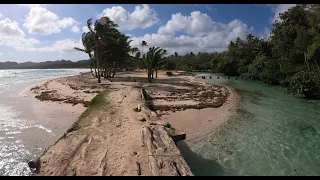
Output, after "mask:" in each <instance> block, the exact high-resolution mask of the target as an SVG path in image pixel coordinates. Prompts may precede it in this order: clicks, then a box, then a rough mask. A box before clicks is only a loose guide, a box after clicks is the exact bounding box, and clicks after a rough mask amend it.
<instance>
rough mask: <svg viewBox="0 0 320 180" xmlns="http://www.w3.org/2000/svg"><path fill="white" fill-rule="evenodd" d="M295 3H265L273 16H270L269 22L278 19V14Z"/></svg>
mask: <svg viewBox="0 0 320 180" xmlns="http://www.w3.org/2000/svg"><path fill="white" fill-rule="evenodd" d="M295 5H296V4H272V5H267V6H270V7H271V11H272V12H273V13H274V15H273V17H271V18H270V22H271V23H274V22H275V21H276V20H278V19H279V14H280V13H283V12H286V11H287V10H288V9H290V8H292V7H294V6H295Z"/></svg>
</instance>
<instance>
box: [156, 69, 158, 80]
mask: <svg viewBox="0 0 320 180" xmlns="http://www.w3.org/2000/svg"><path fill="white" fill-rule="evenodd" d="M156 78H158V69H156Z"/></svg>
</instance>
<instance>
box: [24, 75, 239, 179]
mask: <svg viewBox="0 0 320 180" xmlns="http://www.w3.org/2000/svg"><path fill="white" fill-rule="evenodd" d="M177 73H178V72H177ZM128 75H130V76H128ZM143 75H144V74H142V76H141V73H140V74H139V73H138V74H137V73H132V72H129V74H127V73H119V74H118V75H117V77H118V78H119V79H121V78H122V79H123V78H126V79H129V80H130V81H131V82H125V83H122V82H124V81H120V80H119V81H118V82H117V80H118V79H115V80H113V82H112V83H110V82H109V81H108V80H105V79H103V80H102V83H101V84H99V85H97V83H96V82H95V81H96V79H94V78H91V79H90V78H89V77H88V76H90V75H88V74H87V75H76V76H69V77H61V78H55V79H50V80H45V81H41V82H38V83H36V84H33V85H32V86H30V87H28V88H27V89H26V90H25V91H24V93H25V94H28V95H29V96H33V97H35V96H37V95H38V97H37V98H38V99H39V95H40V100H41V94H43V93H45V92H48V91H51V94H50V93H49V95H48V94H47V95H48V97H45V96H43V97H44V99H42V100H43V102H42V103H43V104H47V105H49V106H51V107H56V108H67V109H73V110H75V109H78V110H79V111H82V112H83V111H85V109H86V107H84V106H85V103H80V102H78V101H80V100H83V101H90V100H91V99H92V98H94V97H95V96H96V95H97V94H98V93H97V92H101V91H104V90H106V89H108V91H111V92H110V93H111V94H112V93H115V92H114V90H113V89H117V90H116V91H118V92H117V93H118V94H119V93H120V94H123V93H129V91H128V89H127V88H124V87H125V86H131V87H129V89H132V88H133V87H134V86H137V85H140V86H141V85H142V86H144V82H143V79H146V78H142V77H143ZM83 76H86V77H83ZM158 76H159V77H158V79H159V80H158V81H159V82H155V83H153V85H155V84H157V85H161V84H163V82H162V81H165V80H166V79H170V77H167V76H165V75H164V73H159V74H158ZM182 76H183V75H182ZM133 78H136V79H138V80H137V81H138V82H132V79H133ZM140 78H141V79H140ZM81 79H82V80H83V79H85V80H83V82H80V81H81ZM183 79H184V83H191V84H193V85H196V86H197V85H199V84H201V85H204V86H210V87H211V85H209V84H206V83H201V82H197V81H196V80H195V77H190V76H183ZM88 80H89V81H88ZM75 82H76V83H75ZM79 82H80V83H79ZM88 82H89V84H88ZM35 86H36V87H37V88H34V87H35ZM172 86H173V85H172ZM32 88H33V89H32ZM144 88H146V89H147V91H148V87H144ZM225 88H226V89H227V92H228V96H226V97H227V98H226V102H223V103H222V104H220V105H218V107H216V108H203V109H200V110H194V109H187V110H184V111H176V112H166V113H165V114H161V113H158V111H156V112H157V115H154V114H155V113H151V114H150V115H151V116H154V117H156V119H157V120H159V121H167V122H169V123H170V124H171V125H173V127H179V128H181V129H182V130H183V131H185V132H186V133H187V137H188V138H189V137H191V136H199V135H201V134H202V133H205V132H207V131H209V130H213V129H216V128H219V127H220V126H221V125H222V124H223V123H225V122H226V119H228V117H229V116H230V115H231V113H232V112H231V111H232V109H233V108H234V107H235V106H236V104H237V99H238V96H237V94H236V92H235V91H234V90H233V89H232V88H230V87H225ZM32 90H33V91H32ZM35 90H36V91H35ZM37 90H38V91H37ZM89 90H90V91H91V92H89ZM214 90H217V89H214ZM119 91H120V92H119ZM24 93H22V94H24ZM200 94H201V93H200ZM65 97H72V98H73V99H74V100H76V105H74V104H73V105H71V104H72V103H73V102H67V103H66V102H64V101H60V100H61V99H66V98H65ZM108 97H110V96H108ZM52 98H53V99H54V101H57V102H48V101H51V100H52ZM59 98H60V100H57V99H59ZM132 98H133V99H134V97H132ZM111 99H113V100H111V101H119V100H115V99H114V98H111ZM108 101H109V99H108ZM181 102H183V103H188V102H187V101H181ZM70 103H71V104H70ZM117 103H119V102H117ZM114 104H115V103H114ZM125 109H127V110H126V111H128V109H131V107H126V108H125ZM192 111H198V112H201V114H204V116H203V117H201V118H200V119H201V120H200V121H197V122H195V121H194V119H193V118H190V117H192V116H190V113H191V114H194V112H192ZM100 113H101V112H100ZM179 113H180V115H179V116H180V117H181V118H179V119H183V120H184V121H174V120H173V119H174V118H171V120H170V118H169V119H168V116H170V115H173V116H175V115H177V114H179ZM168 114H169V115H168ZM221 114H222V115H221ZM104 115H105V116H112V112H111V114H110V112H104ZM119 116H121V115H119ZM206 116H210V118H211V119H208V118H207V117H206ZM164 117H167V119H165V118H164ZM186 117H189V119H188V118H186ZM76 118H77V117H75V119H76ZM96 119H97V117H93V122H92V123H91V125H89V127H90V126H91V127H90V128H91V129H92V128H96V126H97V125H94V124H95V122H94V121H96ZM98 119H99V118H98ZM175 119H177V118H175ZM91 121H92V120H91ZM98 121H100V122H101V119H100V120H98ZM133 121H134V120H133ZM186 121H187V122H186ZM188 124H189V127H188V126H184V125H188ZM190 124H191V125H190ZM107 126H110V122H109V125H107ZM107 126H106V127H105V128H104V130H106V129H110V127H107ZM131 126H132V124H131ZM139 127H141V124H139V125H138V126H137V129H138V128H139ZM191 127H192V128H191ZM194 127H196V128H194ZM90 128H89V129H90ZM97 129H98V128H97ZM129 129H132V127H131V128H129ZM84 131H89V130H84ZM125 131H132V130H128V129H125ZM125 131H124V132H123V133H125ZM199 132H200V133H199ZM76 134H79V133H77V131H75V132H71V133H69V134H66V135H67V136H65V137H70V136H73V137H72V138H71V139H73V141H76V140H79V137H77V135H76ZM111 134H113V133H111ZM126 134H127V133H126ZM107 136H113V135H110V134H109V135H107ZM137 136H138V135H137ZM61 138H62V140H57V141H56V143H55V144H54V145H52V146H50V148H49V149H50V150H51V151H49V154H54V152H55V151H59V150H60V151H61V150H63V149H65V148H66V147H58V149H56V148H57V144H61V143H62V142H63V141H65V140H64V139H63V138H64V136H62V137H61ZM122 138H123V137H122ZM59 139H60V138H59ZM138 139H139V138H138ZM104 141H105V139H104ZM118 141H119V140H118ZM127 141H128V142H129V141H133V142H134V141H136V140H133V139H130V140H127ZM112 143H114V142H112ZM129 144H131V145H132V146H137V145H136V144H137V142H135V143H133V144H132V143H129ZM110 146H111V147H112V148H114V149H118V148H119V147H114V146H116V144H114V145H110V143H109V148H110ZM114 149H113V150H114ZM137 149H139V148H137ZM119 150H120V149H119ZM120 151H121V150H120ZM141 151H143V150H141ZM141 153H142V152H141ZM50 156H53V155H48V152H45V153H44V155H42V156H41V160H42V159H47V158H49V159H50ZM58 156H60V158H61V157H63V155H58ZM141 156H142V157H143V155H142V154H141ZM123 157H124V156H123ZM145 158H146V157H144V158H142V159H144V161H145V162H146V163H147V160H146V159H145ZM58 159H59V157H58ZM46 161H50V160H45V162H46ZM77 161H78V162H79V160H77ZM113 161H119V160H115V159H114V160H113ZM120 161H121V160H120ZM131 161H132V160H129V162H131ZM42 162H43V160H42ZM46 163H47V166H44V167H42V168H41V169H42V170H41V172H40V175H52V173H53V172H50V173H51V174H50V173H49V172H48V169H52V167H55V166H59V165H58V164H56V163H55V164H50V163H48V162H46ZM122 163H124V164H127V165H126V166H127V168H128V167H130V166H131V165H128V162H123V161H122ZM49 164H50V165H49ZM110 166H112V165H110ZM145 168H147V167H145ZM120 169H121V168H120ZM46 171H47V172H46ZM144 171H147V172H146V173H145V174H144V175H150V172H149V173H148V170H144ZM78 173H80V174H88V173H89V172H84V171H83V170H78ZM78 173H77V174H78ZM90 173H93V172H90ZM90 173H89V174H90ZM127 173H128V174H127ZM104 174H105V173H104ZM112 174H115V175H132V174H133V173H132V172H130V173H129V172H125V171H124V170H122V172H121V171H120V172H117V173H115V172H113V173H111V174H109V175H112Z"/></svg>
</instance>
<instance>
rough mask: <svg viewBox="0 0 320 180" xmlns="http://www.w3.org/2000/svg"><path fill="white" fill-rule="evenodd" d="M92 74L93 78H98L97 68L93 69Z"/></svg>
mask: <svg viewBox="0 0 320 180" xmlns="http://www.w3.org/2000/svg"><path fill="white" fill-rule="evenodd" d="M94 74H95V76H94V77H98V74H97V68H94Z"/></svg>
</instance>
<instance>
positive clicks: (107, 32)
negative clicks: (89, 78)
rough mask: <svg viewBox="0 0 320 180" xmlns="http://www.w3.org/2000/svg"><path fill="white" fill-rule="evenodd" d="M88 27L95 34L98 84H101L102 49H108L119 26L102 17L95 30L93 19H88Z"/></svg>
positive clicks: (95, 25) (96, 23)
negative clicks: (108, 44)
mask: <svg viewBox="0 0 320 180" xmlns="http://www.w3.org/2000/svg"><path fill="white" fill-rule="evenodd" d="M87 26H88V29H89V31H90V32H91V33H92V34H93V39H94V42H95V46H94V47H95V48H94V58H95V59H96V61H97V69H98V83H101V73H100V65H101V63H102V62H101V60H102V59H101V54H102V49H104V48H107V43H108V42H109V40H113V37H114V35H113V34H112V33H114V32H115V28H116V27H118V25H117V24H115V23H114V22H113V21H111V20H110V19H109V18H108V17H102V18H100V19H99V20H96V22H95V24H94V28H92V18H90V19H88V21H87Z"/></svg>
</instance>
